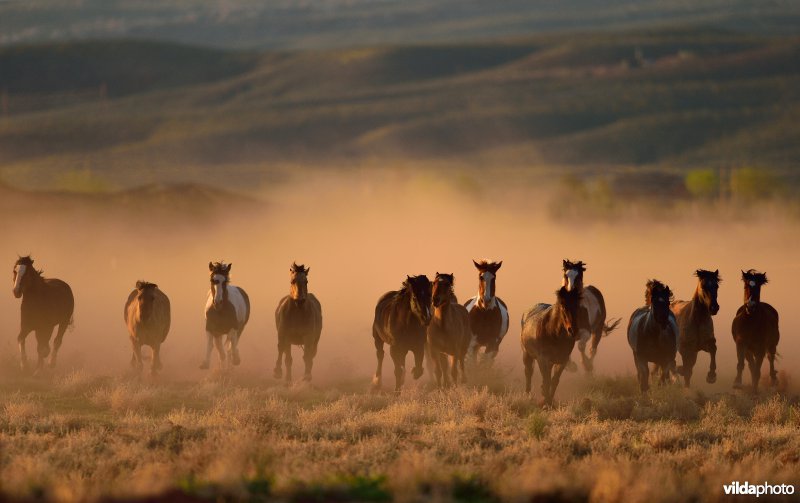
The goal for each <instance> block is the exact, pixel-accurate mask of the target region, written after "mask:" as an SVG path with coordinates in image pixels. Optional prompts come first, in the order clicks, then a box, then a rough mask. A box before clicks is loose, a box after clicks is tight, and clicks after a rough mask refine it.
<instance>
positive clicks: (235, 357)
mask: <svg viewBox="0 0 800 503" xmlns="http://www.w3.org/2000/svg"><path fill="white" fill-rule="evenodd" d="M242 330H244V329H241V330H239V329H235V328H234V329H233V331H232V332H231V335H229V336H228V340H229V341H230V344H231V363H232V364H234V365H239V364H240V363H242V359H241V358H239V337H240V336H241V335H242Z"/></svg>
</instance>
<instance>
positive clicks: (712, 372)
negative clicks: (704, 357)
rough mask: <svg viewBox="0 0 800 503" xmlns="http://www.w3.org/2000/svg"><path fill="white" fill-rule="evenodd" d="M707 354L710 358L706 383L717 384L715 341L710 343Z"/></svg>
mask: <svg viewBox="0 0 800 503" xmlns="http://www.w3.org/2000/svg"><path fill="white" fill-rule="evenodd" d="M708 354H709V355H710V356H711V363H710V364H709V367H708V375H706V382H707V383H709V384H714V383H715V382H717V341H711V347H709V348H708Z"/></svg>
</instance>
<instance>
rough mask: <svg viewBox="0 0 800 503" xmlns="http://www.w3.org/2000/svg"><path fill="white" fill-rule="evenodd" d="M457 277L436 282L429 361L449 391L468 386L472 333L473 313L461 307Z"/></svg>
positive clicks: (439, 383)
mask: <svg viewBox="0 0 800 503" xmlns="http://www.w3.org/2000/svg"><path fill="white" fill-rule="evenodd" d="M454 283H455V277H454V276H453V275H452V274H441V273H438V272H437V273H436V278H435V279H434V281H433V294H432V296H433V318H432V319H431V323H430V325H428V347H427V349H428V358H429V359H430V360H432V362H433V373H434V375H435V376H436V385H437V386H439V387H440V388H441V387H449V386H450V384H451V378H452V384H457V383H458V372H459V369H460V370H461V381H462V382H465V374H464V358H465V357H466V354H467V348H468V347H469V343H470V340H471V339H472V333H471V332H470V329H469V313H467V309H466V308H465V307H464V306H462V305H461V304H459V303H458V299H457V298H456V294H455V292H454V291H453V285H454Z"/></svg>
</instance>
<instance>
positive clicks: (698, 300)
mask: <svg viewBox="0 0 800 503" xmlns="http://www.w3.org/2000/svg"><path fill="white" fill-rule="evenodd" d="M692 314H693V315H695V316H706V315H708V316H711V311H709V309H708V306H707V305H706V303H705V302H704V301H703V287H702V286H701V285H700V283H698V284H697V288H696V289H695V291H694V295H693V296H692Z"/></svg>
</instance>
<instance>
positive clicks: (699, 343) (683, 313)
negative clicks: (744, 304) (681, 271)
mask: <svg viewBox="0 0 800 503" xmlns="http://www.w3.org/2000/svg"><path fill="white" fill-rule="evenodd" d="M694 275H695V276H696V277H697V288H696V289H695V291H694V295H693V296H692V300H690V301H683V300H679V301H677V302H674V303H673V304H672V312H673V313H675V318H677V320H678V329H679V330H680V338H679V342H678V352H680V354H681V366H680V367H678V373H679V374H681V375H682V376H683V380H684V383H685V384H686V387H689V385H690V384H691V380H692V369H693V368H694V364H695V363H696V362H697V353H698V352H700V351H708V353H709V355H710V356H711V363H710V365H709V369H708V375H706V382H709V383H714V382H716V381H717V339H716V338H715V337H714V320H712V319H711V317H712V316H714V315H716V314H717V312H719V304H718V303H717V291H718V290H719V283H720V282H721V281H722V278H720V277H719V269H717V270H716V271H714V272H711V271H706V270H704V269H698V270H696V271H695V273H694Z"/></svg>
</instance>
